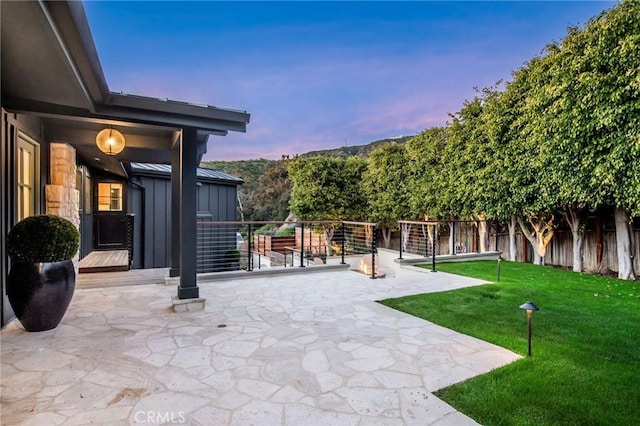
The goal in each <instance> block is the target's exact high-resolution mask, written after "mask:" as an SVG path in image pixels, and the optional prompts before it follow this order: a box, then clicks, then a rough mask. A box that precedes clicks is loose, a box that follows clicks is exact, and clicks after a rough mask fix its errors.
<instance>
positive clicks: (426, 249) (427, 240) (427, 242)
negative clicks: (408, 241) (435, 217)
mask: <svg viewBox="0 0 640 426" xmlns="http://www.w3.org/2000/svg"><path fill="white" fill-rule="evenodd" d="M428 228H429V225H427V229H428ZM422 233H423V234H424V227H423V228H422ZM431 246H432V247H431V248H433V244H432V245H431ZM428 256H429V231H427V235H425V237H424V257H428Z"/></svg>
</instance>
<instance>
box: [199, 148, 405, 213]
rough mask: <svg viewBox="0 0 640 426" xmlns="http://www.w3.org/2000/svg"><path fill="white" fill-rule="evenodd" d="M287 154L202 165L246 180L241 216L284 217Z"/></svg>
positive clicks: (347, 152)
mask: <svg viewBox="0 0 640 426" xmlns="http://www.w3.org/2000/svg"><path fill="white" fill-rule="evenodd" d="M412 137H413V136H399V137H394V138H388V139H381V140H378V141H375V142H371V143H369V144H366V145H355V146H345V147H340V148H334V149H326V150H321V151H311V152H307V153H305V154H301V157H312V156H330V157H351V156H357V157H367V156H368V155H369V154H370V153H371V151H373V150H374V149H376V148H378V147H380V146H382V145H386V144H388V143H393V142H395V143H399V144H403V143H406V142H407V141H408V140H409V139H411V138H412ZM287 161H289V160H288V159H287V158H283V159H281V160H267V159H264V158H260V159H257V160H239V161H203V162H202V163H201V164H200V167H205V168H208V169H214V170H220V171H222V172H225V173H229V174H232V175H234V176H238V177H240V178H242V179H243V180H244V184H243V185H242V186H240V187H239V188H238V197H239V199H240V204H241V206H242V207H241V210H240V207H239V213H238V218H239V219H243V218H244V220H256V221H266V220H284V219H285V218H286V217H287V215H288V213H289V199H290V196H291V184H290V182H289V179H288V175H287V169H286V163H287Z"/></svg>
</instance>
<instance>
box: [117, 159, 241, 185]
mask: <svg viewBox="0 0 640 426" xmlns="http://www.w3.org/2000/svg"><path fill="white" fill-rule="evenodd" d="M130 165H131V172H132V174H133V175H148V176H162V177H170V176H171V166H170V165H169V164H151V163H130ZM197 177H198V180H202V181H212V182H213V181H215V182H219V183H226V184H233V185H242V184H243V183H244V181H243V180H242V179H241V178H239V177H237V176H233V175H230V174H228V173H224V172H221V171H218V170H213V169H206V168H203V167H198V169H197Z"/></svg>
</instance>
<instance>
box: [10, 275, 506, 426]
mask: <svg viewBox="0 0 640 426" xmlns="http://www.w3.org/2000/svg"><path fill="white" fill-rule="evenodd" d="M481 284H482V282H481V281H478V280H474V279H470V278H464V277H459V276H454V275H449V274H446V273H441V272H438V273H429V272H414V271H411V270H410V268H406V269H404V268H403V269H398V270H396V271H394V272H393V273H391V274H387V278H385V279H378V280H372V279H369V278H368V277H366V276H364V275H362V274H359V273H357V272H353V271H348V270H344V271H338V272H320V273H313V274H304V273H301V274H292V275H283V276H270V277H262V278H251V279H237V280H231V281H226V282H211V283H201V284H200V293H201V296H202V297H204V298H206V299H207V301H206V307H205V310H204V311H200V312H186V313H174V312H172V310H171V296H173V295H174V294H175V293H176V289H175V287H174V286H165V285H157V284H156V285H140V286H128V287H112V288H98V289H82V290H77V291H76V294H75V296H74V299H73V301H72V303H71V306H70V308H69V311H68V312H67V314H66V316H65V318H64V319H63V321H62V323H61V324H60V325H59V326H58V328H56V329H55V330H51V331H47V332H41V333H28V332H25V331H24V330H23V329H22V328H21V326H20V325H19V323H18V322H17V321H14V322H13V323H11V324H9V325H8V326H7V327H6V328H5V329H4V330H2V334H1V343H2V348H1V351H2V360H1V362H2V370H1V373H2V383H1V385H2V387H1V403H2V406H1V416H2V417H1V419H0V423H1V424H3V425H17V424H25V425H47V426H48V425H81V424H89V423H92V424H105V425H116V424H193V425H265V426H270V425H305V426H312V425H331V426H333V425H361V426H365V425H471V424H476V423H475V422H474V421H473V420H472V419H470V418H469V417H466V416H464V415H463V414H461V413H459V412H457V411H456V410H454V409H453V408H452V407H450V406H449V405H447V404H446V403H444V402H443V401H441V400H439V399H438V398H436V397H435V396H434V395H433V394H432V393H431V392H433V391H435V390H437V389H440V388H442V387H444V386H447V385H450V384H453V383H456V382H459V381H462V380H465V379H467V378H470V377H473V376H476V375H478V374H482V373H485V372H487V371H490V370H492V369H494V368H497V367H500V366H503V365H505V364H507V363H510V362H512V361H514V360H516V359H518V358H519V356H518V355H516V354H514V353H512V352H510V351H507V350H505V349H502V348H500V347H497V346H495V345H491V344H488V343H485V342H482V341H480V340H477V339H474V338H471V337H469V336H465V335H462V334H459V333H456V332H453V331H451V330H449V329H446V328H443V327H440V326H437V325H434V324H432V323H430V322H428V321H424V320H421V319H417V318H414V317H411V316H409V315H406V314H403V313H401V312H397V311H394V310H393V309H390V308H387V307H385V306H383V305H380V304H378V303H375V301H376V300H381V299H385V298H389V297H398V296H403V295H408V294H416V293H425V292H431V291H442V290H448V289H454V288H459V287H464V286H471V285H481Z"/></svg>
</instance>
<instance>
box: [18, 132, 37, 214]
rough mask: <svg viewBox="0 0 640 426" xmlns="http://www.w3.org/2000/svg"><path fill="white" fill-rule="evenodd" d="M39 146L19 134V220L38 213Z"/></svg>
mask: <svg viewBox="0 0 640 426" xmlns="http://www.w3.org/2000/svg"><path fill="white" fill-rule="evenodd" d="M37 153H38V144H37V143H36V142H34V141H33V140H31V139H30V138H28V137H27V136H26V135H23V134H22V133H18V220H22V219H24V218H25V217H28V216H32V215H34V214H35V213H36V194H37V192H38V191H37V188H38V187H37V185H36V166H37V164H38V163H37V158H38V157H37Z"/></svg>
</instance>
